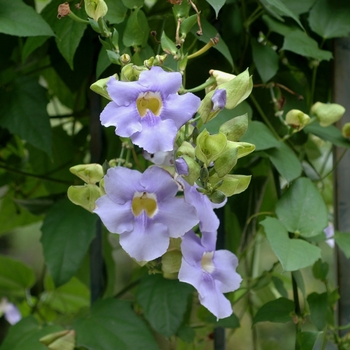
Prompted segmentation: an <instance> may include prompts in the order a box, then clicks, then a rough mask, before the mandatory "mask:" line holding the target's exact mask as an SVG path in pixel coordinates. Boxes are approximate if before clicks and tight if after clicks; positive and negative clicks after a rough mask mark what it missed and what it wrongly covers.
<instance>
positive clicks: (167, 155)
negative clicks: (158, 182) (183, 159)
mask: <svg viewBox="0 0 350 350" xmlns="http://www.w3.org/2000/svg"><path fill="white" fill-rule="evenodd" d="M142 155H143V157H144V158H145V159H147V160H149V161H150V162H152V163H153V164H155V165H165V166H173V165H174V152H172V151H168V152H162V151H160V152H157V153H154V154H152V153H148V152H147V151H143V152H142Z"/></svg>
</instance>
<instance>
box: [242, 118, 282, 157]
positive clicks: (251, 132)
mask: <svg viewBox="0 0 350 350" xmlns="http://www.w3.org/2000/svg"><path fill="white" fill-rule="evenodd" d="M240 141H242V142H250V143H252V144H254V145H255V151H262V150H266V149H269V148H276V147H279V146H280V142H279V141H278V140H277V139H276V137H275V136H274V135H273V133H272V132H271V131H270V129H269V128H268V127H267V126H266V125H265V124H264V123H262V122H257V121H249V123H248V130H247V132H246V133H245V134H244V136H243V137H242V138H241V140H240Z"/></svg>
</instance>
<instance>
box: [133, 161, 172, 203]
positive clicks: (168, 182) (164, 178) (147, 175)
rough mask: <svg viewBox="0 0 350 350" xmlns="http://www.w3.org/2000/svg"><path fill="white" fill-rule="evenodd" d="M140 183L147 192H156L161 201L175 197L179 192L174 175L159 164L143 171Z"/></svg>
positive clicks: (158, 199)
mask: <svg viewBox="0 0 350 350" xmlns="http://www.w3.org/2000/svg"><path fill="white" fill-rule="evenodd" d="M140 184H141V185H142V186H143V187H144V188H145V190H146V191H147V192H150V193H155V194H156V196H157V201H159V202H161V201H163V200H164V199H166V198H168V197H172V198H173V197H175V195H176V193H177V192H178V185H177V183H176V182H175V181H174V179H173V178H172V176H171V175H170V174H169V173H168V172H167V171H166V170H164V169H162V168H159V167H157V166H152V167H150V168H148V169H147V170H146V171H145V172H144V173H143V175H142V178H141V180H140Z"/></svg>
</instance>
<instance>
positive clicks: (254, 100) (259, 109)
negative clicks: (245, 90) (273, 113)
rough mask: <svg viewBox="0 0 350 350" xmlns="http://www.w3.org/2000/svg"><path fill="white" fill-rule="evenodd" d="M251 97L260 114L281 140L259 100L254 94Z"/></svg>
mask: <svg viewBox="0 0 350 350" xmlns="http://www.w3.org/2000/svg"><path fill="white" fill-rule="evenodd" d="M249 97H250V99H251V100H252V102H253V103H254V106H255V108H256V109H257V110H258V112H259V114H260V115H261V118H262V119H263V120H264V122H265V123H266V124H267V125H268V127H269V128H270V130H271V131H272V133H273V134H274V135H275V136H276V138H277V139H278V140H281V138H280V136H279V135H278V134H277V132H276V130H275V128H274V127H273V125H272V124H271V123H270V121H269V118H268V117H267V116H266V114H265V113H264V111H263V110H262V108H261V107H260V105H259V103H258V101H257V100H256V99H255V97H254V95H253V94H250V96H249Z"/></svg>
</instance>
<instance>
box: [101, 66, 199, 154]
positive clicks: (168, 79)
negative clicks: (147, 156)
mask: <svg viewBox="0 0 350 350" xmlns="http://www.w3.org/2000/svg"><path fill="white" fill-rule="evenodd" d="M181 83H182V78H181V74H180V73H177V72H171V73H167V72H165V71H163V69H162V68H160V67H152V68H151V70H149V71H143V72H142V73H141V74H140V77H139V80H138V81H135V82H124V81H118V80H115V79H114V78H111V79H110V80H109V81H108V83H107V91H108V94H109V96H110V97H111V98H112V102H110V103H109V104H108V105H107V106H106V108H105V109H104V110H103V112H102V113H101V116H100V119H101V123H102V125H104V126H106V127H107V126H111V125H113V126H115V127H116V130H115V133H116V134H117V135H119V136H122V137H130V138H131V140H132V142H133V143H134V144H136V145H138V146H140V147H142V148H143V149H144V150H146V151H147V152H149V153H156V152H159V151H171V150H173V147H174V141H175V136H176V133H177V131H178V130H179V129H180V128H181V126H182V125H183V124H185V123H186V122H187V121H188V120H190V119H191V117H192V116H193V114H194V113H195V112H196V111H197V109H198V107H199V104H200V99H199V98H198V97H197V96H195V95H193V94H192V93H187V94H184V95H178V94H177V91H178V90H179V88H180V86H181Z"/></svg>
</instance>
